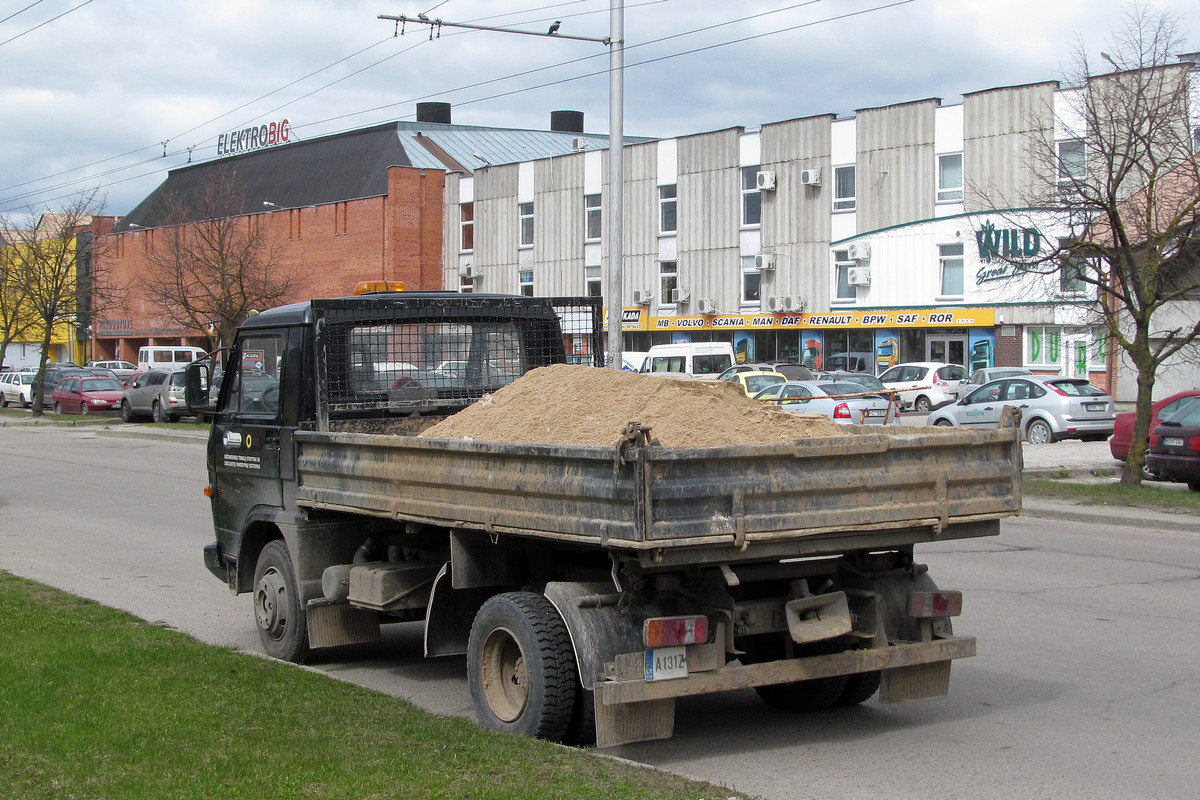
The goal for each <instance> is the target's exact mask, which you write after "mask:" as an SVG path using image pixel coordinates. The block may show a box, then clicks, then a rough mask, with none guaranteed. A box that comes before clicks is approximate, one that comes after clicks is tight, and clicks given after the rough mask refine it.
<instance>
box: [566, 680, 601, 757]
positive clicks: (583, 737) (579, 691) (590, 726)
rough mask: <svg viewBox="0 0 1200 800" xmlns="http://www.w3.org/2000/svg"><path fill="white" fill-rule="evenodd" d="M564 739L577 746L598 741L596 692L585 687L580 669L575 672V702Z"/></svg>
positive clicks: (585, 745) (567, 742) (586, 745)
mask: <svg viewBox="0 0 1200 800" xmlns="http://www.w3.org/2000/svg"><path fill="white" fill-rule="evenodd" d="M562 741H563V744H569V745H573V746H575V747H588V746H590V745H594V744H595V743H596V693H595V692H594V691H593V690H591V689H585V688H583V684H582V683H580V682H579V671H578V670H576V672H575V704H574V706H573V707H572V709H571V721H570V722H568V723H567V732H566V733H565V734H563V738H562Z"/></svg>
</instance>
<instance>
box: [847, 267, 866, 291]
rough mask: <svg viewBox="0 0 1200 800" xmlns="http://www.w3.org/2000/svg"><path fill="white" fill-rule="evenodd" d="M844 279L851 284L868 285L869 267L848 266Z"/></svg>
mask: <svg viewBox="0 0 1200 800" xmlns="http://www.w3.org/2000/svg"><path fill="white" fill-rule="evenodd" d="M846 280H847V282H848V283H849V284H850V285H851V286H870V285H871V268H870V267H850V268H849V269H847V270H846Z"/></svg>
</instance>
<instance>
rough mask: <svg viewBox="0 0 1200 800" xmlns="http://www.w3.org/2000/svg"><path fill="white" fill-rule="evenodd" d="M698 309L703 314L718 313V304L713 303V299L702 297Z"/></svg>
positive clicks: (697, 305)
mask: <svg viewBox="0 0 1200 800" xmlns="http://www.w3.org/2000/svg"><path fill="white" fill-rule="evenodd" d="M696 307H697V310H698V311H699V312H700V313H701V314H715V313H717V304H716V303H715V302H713V299H712V298H711V297H701V298H700V300H699V302H698V303H697V304H696Z"/></svg>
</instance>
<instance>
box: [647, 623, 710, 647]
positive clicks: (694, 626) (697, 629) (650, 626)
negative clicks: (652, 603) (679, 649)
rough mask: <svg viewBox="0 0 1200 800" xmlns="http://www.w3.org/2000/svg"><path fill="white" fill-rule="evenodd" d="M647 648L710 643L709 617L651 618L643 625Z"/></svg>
mask: <svg viewBox="0 0 1200 800" xmlns="http://www.w3.org/2000/svg"><path fill="white" fill-rule="evenodd" d="M642 640H643V641H644V642H645V643H646V647H673V646H676V645H682V644H704V643H705V642H707V641H708V617H705V616H702V615H701V616H694V617H651V618H650V619H648V620H646V622H645V623H644V624H643V625H642Z"/></svg>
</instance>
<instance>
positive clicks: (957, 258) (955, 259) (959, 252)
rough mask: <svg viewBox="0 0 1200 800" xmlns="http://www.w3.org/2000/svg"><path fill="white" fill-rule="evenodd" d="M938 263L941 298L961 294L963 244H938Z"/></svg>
mask: <svg viewBox="0 0 1200 800" xmlns="http://www.w3.org/2000/svg"><path fill="white" fill-rule="evenodd" d="M938 263H939V266H940V268H941V275H942V291H941V295H940V297H941V298H942V299H944V298H949V297H957V298H961V297H962V296H963V246H962V245H961V244H940V245H938Z"/></svg>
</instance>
